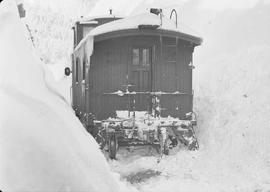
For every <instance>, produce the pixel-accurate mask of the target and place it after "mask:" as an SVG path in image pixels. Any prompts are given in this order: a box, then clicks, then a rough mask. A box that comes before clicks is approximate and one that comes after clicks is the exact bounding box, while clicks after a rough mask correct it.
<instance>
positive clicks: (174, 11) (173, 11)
mask: <svg viewBox="0 0 270 192" xmlns="http://www.w3.org/2000/svg"><path fill="white" fill-rule="evenodd" d="M173 13H174V14H175V25H176V28H177V12H176V10H175V9H173V10H172V11H171V15H170V19H172V14H173Z"/></svg>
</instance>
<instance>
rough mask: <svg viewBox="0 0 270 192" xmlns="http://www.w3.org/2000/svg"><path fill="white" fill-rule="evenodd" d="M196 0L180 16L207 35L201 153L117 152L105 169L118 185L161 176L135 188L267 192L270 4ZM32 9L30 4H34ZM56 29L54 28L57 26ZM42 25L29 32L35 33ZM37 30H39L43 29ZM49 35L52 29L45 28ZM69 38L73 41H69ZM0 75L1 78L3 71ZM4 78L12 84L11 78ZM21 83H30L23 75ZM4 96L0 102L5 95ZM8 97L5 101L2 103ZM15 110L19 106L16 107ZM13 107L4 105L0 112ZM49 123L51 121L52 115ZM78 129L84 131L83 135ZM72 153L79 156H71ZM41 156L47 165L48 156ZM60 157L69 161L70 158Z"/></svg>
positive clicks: (199, 98)
mask: <svg viewBox="0 0 270 192" xmlns="http://www.w3.org/2000/svg"><path fill="white" fill-rule="evenodd" d="M51 2H55V1H54V0H52V1H51ZM201 2H208V3H209V2H211V1H210V0H206V1H198V0H189V1H186V2H185V3H184V4H183V6H182V7H181V14H180V20H182V21H184V22H185V23H188V24H189V25H190V26H191V27H192V28H194V29H196V31H198V32H200V33H201V36H202V37H203V38H204V44H203V46H201V47H199V48H197V49H195V52H194V53H195V55H194V64H195V66H196V68H195V70H194V89H195V110H196V112H197V113H198V114H199V122H198V128H197V130H196V131H197V133H198V134H197V135H198V138H199V142H200V147H201V148H200V150H199V151H196V152H190V151H184V150H181V151H179V152H178V153H176V154H174V155H171V156H168V157H165V158H163V159H162V161H161V162H160V163H159V164H158V163H157V161H156V160H157V158H156V156H155V152H154V151H151V150H150V149H149V150H148V149H146V150H141V151H134V152H127V151H125V150H122V151H121V153H120V155H119V158H118V160H117V161H110V166H111V168H112V169H113V170H115V171H116V172H119V173H120V174H121V176H122V178H123V180H126V178H130V176H134V174H136V173H138V172H140V173H141V172H145V173H146V172H147V170H154V171H157V173H159V172H161V173H160V174H156V176H155V177H151V178H147V179H145V180H143V179H141V180H140V182H139V183H136V182H134V184H133V185H135V186H136V187H137V188H138V189H139V190H140V191H155V192H157V191H162V192H163V191H179V192H181V191H185V192H186V191H191V192H198V191H205V192H211V191H213V192H216V191H225V192H227V191H229V192H234V191H236V192H240V191H241V192H254V191H260V192H268V191H269V190H270V183H269V179H270V139H269V136H270V129H269V125H270V122H269V121H270V118H269V116H270V107H269V103H270V90H269V82H270V65H269V63H270V55H269V52H270V38H269V34H270V26H269V21H270V18H269V17H270V15H269V11H270V7H269V5H267V4H263V1H260V3H258V4H256V5H255V6H251V7H250V6H249V7H248V9H244V10H241V9H237V10H234V9H227V10H219V11H213V10H212V11H211V10H208V9H201V8H200V7H198V5H201ZM215 2H218V1H215ZM224 2H225V1H224ZM224 2H223V3H224ZM226 2H228V1H226ZM237 2H238V1H237ZM237 2H235V4H238V3H237ZM206 4H207V3H206ZM216 4H218V3H216ZM240 4H241V3H240ZM32 5H33V7H35V6H34V5H36V4H35V3H32ZM206 7H207V6H206ZM58 8H59V7H58ZM70 10H72V9H70ZM106 11H107V10H106ZM40 12H42V13H44V18H46V14H45V13H46V10H42V7H40ZM54 14H55V15H53V14H51V15H49V17H50V18H54V17H57V16H56V15H57V14H56V13H54ZM60 18H61V17H60ZM52 20H53V19H52ZM40 22H41V21H40ZM41 23H42V22H41ZM44 23H45V22H43V24H44ZM53 24H54V26H57V23H53ZM40 25H41V24H39V25H36V26H35V25H34V26H30V27H32V28H34V29H35V30H40ZM0 29H1V28H0ZM40 31H43V28H42V30H40ZM59 31H60V33H59V34H60V36H61V33H62V32H63V34H64V36H65V34H66V32H67V31H66V29H65V31H61V29H59ZM43 32H44V34H43V33H42V34H41V33H39V34H37V35H40V37H42V38H43V36H42V35H44V36H45V37H46V33H45V32H46V30H44V31H43ZM51 33H53V29H50V34H51ZM0 38H1V37H0ZM66 41H67V40H66ZM70 41H71V42H72V39H70ZM41 44H42V43H41ZM41 44H40V45H41ZM0 46H1V45H0ZM43 46H44V47H43ZM63 46H64V45H63ZM40 49H41V50H42V51H44V53H47V52H46V49H47V44H45V45H41V48H40ZM64 49H66V50H68V49H69V47H65V48H62V47H61V50H64ZM5 51H6V50H5ZM1 53H2V52H1ZM59 55H61V54H59ZM1 56H2V55H1ZM51 57H53V58H51ZM47 58H48V61H50V62H52V61H55V60H56V59H55V58H58V56H57V55H54V54H51V51H50V50H49V51H48V57H47ZM12 59H14V58H12ZM62 59H63V58H62ZM56 62H58V61H56ZM1 66H2V64H1ZM16 67H18V66H16ZM28 70H29V68H27V69H25V72H24V73H20V76H21V75H23V74H27V76H29V79H30V80H29V81H30V82H32V81H31V78H30V77H31V75H28V74H29V72H28ZM15 71H16V70H15V69H14V70H12V68H10V69H9V71H7V72H9V74H11V75H12V76H13V77H14V73H15ZM31 71H32V70H31ZM0 72H1V76H2V73H3V70H0ZM5 72H6V71H5ZM4 74H5V73H4ZM32 75H35V74H32ZM38 77H39V76H38ZM8 80H9V81H10V80H11V79H10V77H8ZM25 80H27V81H28V78H27V79H25ZM1 81H2V80H1ZM41 82H42V81H41ZM20 85H21V84H20ZM31 85H32V84H31ZM41 87H44V85H43V86H41ZM30 88H31V87H30ZM16 89H18V87H16ZM28 89H29V88H28ZM39 89H40V88H37V90H39ZM31 90H32V88H31ZM31 90H30V91H29V92H30V93H31V95H32V94H37V95H40V93H39V91H35V92H32V91H31ZM24 91H25V90H24ZM68 91H69V90H68ZM2 92H3V91H1V97H3V96H4V93H2ZM5 94H6V91H5ZM2 95H3V96H2ZM13 95H14V94H13ZM15 95H16V94H15ZM28 96H30V95H28ZM31 97H35V96H31ZM38 97H39V96H38ZM15 98H18V96H16V97H15ZM19 98H21V97H19ZM7 99H9V98H6V100H3V99H1V101H7ZM46 99H47V97H44V96H43V98H42V100H46ZM48 100H49V99H48ZM50 102H51V101H50ZM5 103H10V102H5ZM33 105H34V106H35V107H36V106H39V105H38V104H37V105H36V104H33ZM51 105H54V103H49V106H51ZM1 106H2V103H1ZM57 106H58V105H57ZM15 107H17V105H14V107H13V108H15ZM11 108H12V107H10V106H8V108H7V107H5V110H6V111H7V109H11ZM54 109H55V108H54ZM1 110H2V109H1ZM6 111H1V113H2V112H6ZM41 111H43V110H41ZM55 113H56V114H57V115H58V116H61V117H62V115H63V114H62V112H61V110H60V111H58V110H57V111H55ZM10 114H11V115H12V114H14V113H11V112H10ZM23 114H24V113H23ZM46 114H47V112H46ZM1 115H2V114H1ZM20 115H21V114H20ZM35 115H40V109H39V108H37V109H36V111H35ZM31 116H32V114H31ZM1 117H2V116H1ZM48 118H49V117H48ZM51 118H52V119H54V120H55V118H54V117H53V116H52V117H51ZM72 118H73V117H72ZM46 120H47V119H46ZM50 121H51V120H50ZM63 121H64V120H63ZM74 121H75V122H76V123H75V122H73V121H72V122H73V123H75V124H79V122H78V121H77V120H74ZM65 122H66V121H65ZM66 126H67V127H66V128H65V131H63V132H64V134H68V133H69V131H68V132H67V130H73V129H74V127H78V126H79V125H76V126H72V127H70V123H69V122H68V123H67V125H66ZM18 129H19V127H18ZM58 129H60V128H58ZM58 129H56V130H58ZM81 129H82V128H81ZM19 130H20V129H19ZM81 132H83V133H84V131H83V130H81ZM1 134H2V133H1ZM55 134H56V135H57V136H59V137H60V136H61V135H62V133H61V135H60V133H59V134H58V133H57V132H56V133H55V132H53V134H52V135H51V137H54V136H55ZM68 135H69V134H68ZM69 136H70V135H69ZM0 137H1V136H0ZM87 137H89V136H87ZM14 139H16V138H14ZM0 142H2V141H0ZM6 142H7V141H6ZM85 142H86V141H85ZM52 145H53V144H52ZM74 145H75V144H74ZM1 146H2V143H1ZM46 146H47V145H46ZM73 147H74V148H75V146H72V148H71V150H72V149H74V148H73ZM46 148H47V147H46ZM88 148H89V146H88V145H87V146H85V150H91V148H89V149H88ZM152 155H153V156H152ZM76 156H77V154H76V155H74V157H72V158H76ZM79 156H81V155H80V154H79ZM98 156H99V155H98ZM67 158H70V157H67ZM44 159H45V160H46V161H50V159H48V158H47V157H46V158H44ZM65 160H66V161H68V162H69V160H68V159H65ZM59 166H64V165H59ZM57 167H58V166H57ZM67 173H69V172H68V171H67ZM25 178H26V177H25Z"/></svg>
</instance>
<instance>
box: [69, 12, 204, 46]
mask: <svg viewBox="0 0 270 192" xmlns="http://www.w3.org/2000/svg"><path fill="white" fill-rule="evenodd" d="M140 25H145V26H158V27H157V29H151V30H150V29H142V30H139V29H138V27H139V26H140ZM178 26H180V27H177V26H176V25H175V23H174V22H173V21H172V20H170V19H168V18H166V17H162V19H161V18H160V16H158V15H155V14H152V13H146V14H141V15H136V16H132V17H127V18H124V19H119V20H115V21H112V22H109V23H106V24H103V25H100V26H98V27H96V28H94V29H93V30H91V31H90V32H89V33H88V34H87V36H86V37H84V38H83V39H82V40H81V42H80V43H79V44H78V45H77V46H76V48H75V50H74V51H76V50H78V49H80V47H81V46H82V45H83V44H84V43H85V42H86V41H87V39H88V38H89V37H90V36H91V37H97V39H99V40H100V39H102V37H103V38H104V39H106V38H113V37H117V36H120V35H121V36H129V35H136V34H145V35H155V34H158V35H163V36H171V37H179V38H180V39H183V40H186V41H190V42H192V43H194V44H195V45H200V44H201V43H202V38H200V37H199V36H198V35H197V34H196V32H194V31H193V30H192V29H190V28H189V27H187V26H186V25H184V24H181V23H180V24H178ZM106 36H108V37H106Z"/></svg>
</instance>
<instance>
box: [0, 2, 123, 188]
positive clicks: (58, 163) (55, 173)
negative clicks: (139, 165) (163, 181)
mask: <svg viewBox="0 0 270 192" xmlns="http://www.w3.org/2000/svg"><path fill="white" fill-rule="evenodd" d="M31 50H32V48H31V43H30V42H29V41H27V40H26V34H25V31H24V26H23V24H22V23H21V21H20V19H19V16H18V13H17V7H16V5H15V1H13V0H5V1H3V2H2V3H1V4H0V106H1V107H0V189H1V190H2V191H118V190H119V186H118V183H117V182H116V179H115V178H114V176H113V175H112V173H111V172H110V170H109V167H108V164H107V162H106V160H105V158H104V156H103V155H102V153H101V152H100V150H99V149H98V145H97V144H96V142H95V140H94V139H93V138H92V137H91V136H90V135H89V134H88V133H87V132H86V130H85V129H84V128H83V127H82V125H81V124H80V122H79V120H78V119H77V118H76V117H75V116H74V114H73V112H72V110H71V108H70V107H69V106H68V105H67V103H66V102H65V100H63V98H61V97H59V95H58V94H57V92H56V91H55V90H54V89H53V88H51V87H50V86H48V84H47V82H46V80H45V79H46V78H48V77H46V72H45V71H46V70H45V69H44V67H45V66H44V64H43V63H42V62H41V61H40V59H39V58H38V57H37V56H36V55H35V54H34V53H33V52H32V51H31Z"/></svg>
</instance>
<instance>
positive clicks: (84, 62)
mask: <svg viewBox="0 0 270 192" xmlns="http://www.w3.org/2000/svg"><path fill="white" fill-rule="evenodd" d="M85 67H86V59H84V60H83V71H82V75H83V80H85V72H86V69H85Z"/></svg>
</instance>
